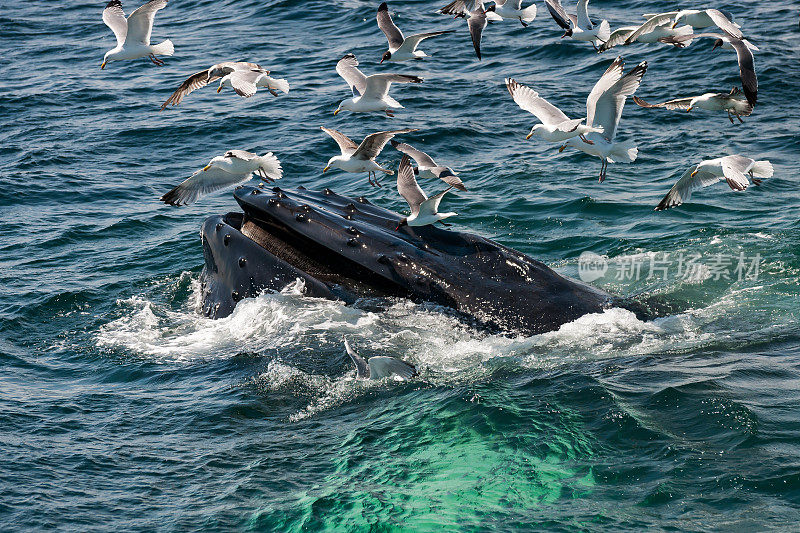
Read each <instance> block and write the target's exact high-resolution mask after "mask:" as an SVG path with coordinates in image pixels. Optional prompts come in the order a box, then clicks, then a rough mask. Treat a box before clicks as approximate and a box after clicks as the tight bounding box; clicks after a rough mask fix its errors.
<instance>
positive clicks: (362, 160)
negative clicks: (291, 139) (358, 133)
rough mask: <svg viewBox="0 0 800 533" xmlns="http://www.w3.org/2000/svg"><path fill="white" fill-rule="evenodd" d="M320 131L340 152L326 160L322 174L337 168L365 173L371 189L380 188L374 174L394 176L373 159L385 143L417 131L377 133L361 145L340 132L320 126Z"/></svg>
mask: <svg viewBox="0 0 800 533" xmlns="http://www.w3.org/2000/svg"><path fill="white" fill-rule="evenodd" d="M320 129H321V130H322V131H324V132H325V133H327V134H328V135H330V136H331V138H332V139H333V140H334V141H336V144H338V145H339V149H340V150H341V152H342V154H341V155H336V156H333V157H331V158H330V159H329V160H328V164H327V165H326V166H325V168H324V169H322V172H323V174H324V173H325V172H327V171H328V169H330V168H338V169H339V170H343V171H345V172H351V173H354V174H355V173H360V172H367V173H368V174H367V175H368V179H369V184H370V185H372V186H373V187H380V186H381V184H380V183H379V182H378V179H377V177H375V178H374V179H373V175H374V174H375V173H376V172H379V171H380V172H383V173H384V174H389V175H390V176H391V175H392V174H394V171H392V170H389V169H386V168H383V167H382V166H380V165H379V164H378V163H376V162H375V158H376V157H378V155H380V153H381V151H382V150H383V147H384V146H386V143H387V142H389V140H390V139H392V137H394V136H395V135H400V134H402V133H410V132H412V131H417V130H414V129H404V130H392V131H379V132H377V133H372V134H370V135H367V136H366V137H364V140H363V141H361V144H356V143H354V142H353V141H352V139H350V137H348V136H347V135H345V134H344V133H342V132H340V131H336V130H332V129H328V128H326V127H325V126H320Z"/></svg>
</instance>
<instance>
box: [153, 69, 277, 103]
mask: <svg viewBox="0 0 800 533" xmlns="http://www.w3.org/2000/svg"><path fill="white" fill-rule="evenodd" d="M247 71H253V72H256V71H257V72H259V73H263V74H265V75H268V74H269V71H268V70H264V69H263V68H261V65H259V64H257V63H247V62H244V61H225V62H223V63H217V64H216V65H211V66H210V67H209V68H208V69H206V70H201V71H200V72H198V73H196V74H192V75H191V76H189V77H188V78H186V81H184V82H183V83H181V85H180V87H178V88H177V89H176V90H175V92H174V93H172V95H171V96H170V97H169V98H167V101H166V102H164V103H163V104H161V110H162V111H163V110H164V109H165V108H166V107H167V106H168V105H170V104H171V105H174V106H175V105H178V104H180V103H181V102H182V101H183V98H184V97H185V96H186V95H187V94H189V93H191V92H193V91H196V90H197V89H202V88H203V87H205V86H206V85H208V84H209V83H211V82H214V81H217V80H218V79H220V78H224V77H225V76H228V75H230V74H233V73H234V72H247ZM266 81H268V82H269V84H270V85H268V88H269V92H270V93H272V94H273V95H274V96H278V93H277V92H275V90H276V89H277V90H279V91H282V92H284V93H288V92H289V84H288V83H287V82H286V80H283V79H275V78H270V77H269V76H267V77H266ZM262 83H263V82H262ZM261 86H262V87H263V86H264V85H261ZM217 92H219V91H217Z"/></svg>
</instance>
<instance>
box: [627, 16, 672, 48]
mask: <svg viewBox="0 0 800 533" xmlns="http://www.w3.org/2000/svg"><path fill="white" fill-rule="evenodd" d="M674 19H675V15H674V14H672V13H659V14H658V15H654V16H652V17H650V18H649V19H647V21H646V22H645V23H644V24H642V25H641V26H639V28H638V29H637V30H636V31H634V32H633V33H631V34H630V35H628V38H627V39H625V44H631V43H632V42H634V41H636V39H638V38H639V37H641V36H642V35H644V34H646V33H650V32H651V31H653V30H654V29H656V28H657V27H659V26H663V25H664V24H667V23H669V22H672V21H673V20H674Z"/></svg>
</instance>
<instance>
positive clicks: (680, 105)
mask: <svg viewBox="0 0 800 533" xmlns="http://www.w3.org/2000/svg"><path fill="white" fill-rule="evenodd" d="M633 101H634V103H635V104H636V105H638V106H639V107H646V108H648V109H653V108H656V107H664V108H666V109H669V110H670V111H676V110H680V111H687V110H688V109H689V106H690V104H691V103H692V98H676V99H674V100H667V101H666V102H661V103H660V104H650V103H648V102H645V101H644V100H642V99H641V98H639V97H638V96H634V97H633Z"/></svg>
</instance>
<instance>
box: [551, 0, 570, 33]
mask: <svg viewBox="0 0 800 533" xmlns="http://www.w3.org/2000/svg"><path fill="white" fill-rule="evenodd" d="M544 3H545V4H547V10H548V11H549V12H550V16H551V17H553V20H555V21H556V24H558V25H559V26H561V27H562V28H564V29H565V30H571V29H572V19H571V18H570V16H569V15H567V12H566V11H564V7H563V6H562V5H561V0H544ZM577 23H578V21H577V19H576V20H575V25H577Z"/></svg>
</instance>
